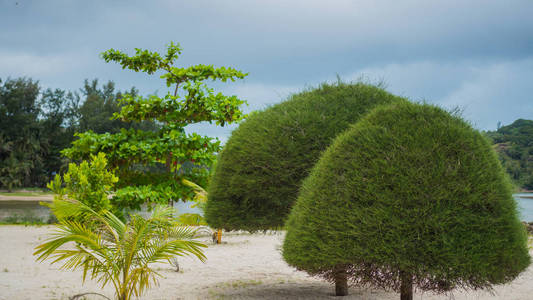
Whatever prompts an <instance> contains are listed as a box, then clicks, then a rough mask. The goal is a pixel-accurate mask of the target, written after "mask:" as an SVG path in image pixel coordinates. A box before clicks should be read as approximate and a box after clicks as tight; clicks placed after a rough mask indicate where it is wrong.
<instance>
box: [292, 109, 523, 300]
mask: <svg viewBox="0 0 533 300" xmlns="http://www.w3.org/2000/svg"><path fill="white" fill-rule="evenodd" d="M511 193H512V188H511V185H510V183H509V181H508V179H507V177H506V174H505V173H504V170H503V169H502V167H501V165H500V163H499V161H498V158H497V156H496V154H495V152H494V151H493V150H492V148H491V146H490V144H489V142H488V141H487V140H486V139H485V138H484V137H483V136H482V135H481V134H480V133H479V132H477V131H476V130H474V129H473V128H472V127H471V126H470V125H468V124H467V123H466V122H464V121H463V120H462V119H461V118H460V117H458V116H455V115H452V114H450V113H448V112H446V111H444V110H443V109H441V108H438V107H435V106H431V105H420V104H412V103H409V102H402V103H398V104H393V105H388V106H382V107H379V108H376V109H375V110H373V111H372V112H371V113H369V114H367V115H366V116H365V117H364V118H362V119H361V120H360V121H359V122H358V123H356V124H355V125H354V126H353V127H351V128H350V129H348V130H346V131H345V132H344V133H343V134H341V135H339V137H337V138H336V140H335V141H334V142H333V143H332V145H331V146H330V147H329V148H328V150H326V151H325V152H324V154H323V155H322V156H321V158H320V160H319V162H318V163H317V164H316V166H315V167H314V168H313V169H312V171H311V174H310V175H309V177H307V178H306V179H305V180H304V182H303V183H302V187H301V190H300V194H299V197H298V200H297V201H296V204H295V206H294V208H293V209H292V210H291V214H290V216H289V218H288V221H287V225H286V228H287V235H286V238H285V241H284V244H283V257H284V259H285V260H286V261H287V262H288V263H289V264H290V265H292V266H295V267H296V268H298V269H300V270H305V271H307V272H308V273H310V274H314V275H318V276H322V277H324V278H326V279H328V280H330V281H333V282H335V283H336V290H337V294H341V295H342V294H346V293H347V282H346V279H347V278H348V279H349V280H351V281H352V282H354V283H356V284H362V285H370V286H376V287H385V288H388V289H392V290H395V291H399V292H400V293H401V295H402V298H401V299H412V290H413V285H415V286H416V287H417V288H418V289H420V290H431V291H436V292H444V291H448V290H451V289H453V288H456V287H463V288H474V289H477V288H488V287H490V286H492V285H494V284H500V283H504V282H508V281H510V280H512V279H513V278H515V277H516V276H517V275H518V274H519V273H520V272H522V271H523V270H525V268H526V267H527V266H528V265H529V263H530V257H529V254H528V248H527V236H526V232H525V230H524V228H523V226H522V224H521V223H520V221H519V219H518V213H517V210H516V203H515V201H514V199H513V197H512V194H511Z"/></svg>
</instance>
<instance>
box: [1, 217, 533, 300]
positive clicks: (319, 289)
mask: <svg viewBox="0 0 533 300" xmlns="http://www.w3.org/2000/svg"><path fill="white" fill-rule="evenodd" d="M51 231H53V226H41V227H36V226H27V227H25V226H11V225H9V226H0V253H1V255H0V299H1V300H17V299H68V296H72V295H74V294H78V293H83V292H100V293H103V294H105V295H106V296H108V297H110V298H112V297H113V291H112V289H110V288H106V289H104V290H101V288H100V286H99V285H97V284H96V283H95V282H93V281H90V280H88V281H87V282H85V284H82V282H81V272H70V271H64V270H60V269H59V265H50V264H49V263H48V262H45V263H38V262H36V261H35V257H34V256H32V253H33V249H34V248H35V246H37V245H38V244H40V243H42V242H43V241H44V240H45V239H46V235H47V234H48V233H50V232H51ZM203 240H204V241H205V242H206V243H208V244H209V247H208V248H207V249H206V251H205V253H206V255H207V258H208V259H207V261H206V262H205V263H202V262H200V261H198V260H195V259H193V258H189V257H184V258H180V259H179V262H180V266H181V271H180V272H175V270H173V268H172V266H170V265H168V264H160V265H157V266H155V268H156V269H157V270H158V272H160V274H161V275H162V277H161V278H160V282H159V283H160V284H159V286H158V287H154V288H153V289H151V290H150V291H149V292H148V293H146V294H145V295H143V296H142V297H141V298H139V299H399V294H396V293H394V292H387V291H383V290H372V289H366V288H358V287H351V288H350V293H351V294H350V295H349V296H347V297H342V298H338V297H335V296H334V295H333V292H334V291H333V286H332V285H330V284H328V283H326V282H324V281H322V280H320V279H317V278H313V277H309V276H308V275H306V274H305V273H303V272H299V271H296V270H295V269H293V268H291V267H289V266H288V265H287V264H286V263H285V262H284V261H283V260H282V258H281V255H280V250H279V249H280V246H281V244H282V241H283V234H282V233H268V234H225V235H224V236H223V244H222V245H213V244H211V242H210V239H209V237H205V238H203ZM87 299H104V298H102V297H98V296H92V297H87ZM415 299H457V300H459V299H506V300H509V299H524V300H526V299H533V267H530V268H529V269H528V270H527V271H526V272H524V273H523V274H522V275H521V276H520V277H519V278H517V279H516V280H515V281H513V282H512V283H510V284H507V285H503V286H497V287H495V289H494V294H490V293H488V292H483V291H476V292H473V291H454V292H453V293H451V294H447V295H434V294H431V293H416V295H415Z"/></svg>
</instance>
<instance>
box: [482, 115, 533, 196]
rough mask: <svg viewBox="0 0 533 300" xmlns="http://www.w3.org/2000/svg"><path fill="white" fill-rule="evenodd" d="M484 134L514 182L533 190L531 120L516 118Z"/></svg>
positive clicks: (525, 188)
mask: <svg viewBox="0 0 533 300" xmlns="http://www.w3.org/2000/svg"><path fill="white" fill-rule="evenodd" d="M486 134H487V136H488V137H489V138H490V139H491V140H492V142H493V143H494V149H495V150H496V151H497V152H498V154H499V156H500V160H501V162H502V164H503V166H504V167H505V169H506V170H507V172H508V173H509V175H510V176H511V179H512V180H513V181H514V183H515V184H516V185H517V186H518V187H519V188H521V189H524V190H533V121H532V120H524V119H518V120H516V121H514V123H512V124H511V125H507V126H503V127H500V128H498V130H496V131H489V132H486Z"/></svg>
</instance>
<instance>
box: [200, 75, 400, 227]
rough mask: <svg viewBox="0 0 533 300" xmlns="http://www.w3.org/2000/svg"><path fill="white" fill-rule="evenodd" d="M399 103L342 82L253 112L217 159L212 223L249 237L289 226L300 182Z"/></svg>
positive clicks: (211, 198)
mask: <svg viewBox="0 0 533 300" xmlns="http://www.w3.org/2000/svg"><path fill="white" fill-rule="evenodd" d="M396 101H401V99H400V98H399V97H396V96H394V95H391V94H390V93H388V92H386V91H384V90H383V89H382V88H380V87H377V86H372V85H368V84H364V83H343V82H338V83H334V84H323V85H321V86H319V87H318V88H316V89H311V90H307V91H304V92H301V93H299V94H295V95H292V96H291V97H290V98H289V99H288V100H287V101H284V102H282V103H280V104H276V105H274V106H271V107H269V108H267V109H265V110H263V111H260V112H255V113H253V114H251V115H250V116H249V117H248V118H247V119H246V120H245V121H244V122H242V123H241V124H240V126H239V127H238V128H237V129H236V130H234V131H233V133H232V135H231V137H230V138H229V140H228V142H227V143H226V145H225V146H224V149H223V151H222V152H221V153H220V155H219V156H218V161H217V165H216V167H215V169H214V174H213V177H212V178H211V180H210V184H209V197H208V198H209V199H208V202H207V208H206V219H207V222H208V224H209V225H210V226H211V227H214V228H224V229H226V230H237V229H242V230H250V231H254V230H266V229H271V228H279V227H281V226H283V224H284V222H285V219H286V217H287V215H288V213H289V210H290V208H291V207H292V205H293V203H294V201H295V200H296V197H297V193H298V189H299V187H300V184H301V181H302V180H303V179H304V178H305V177H306V176H307V174H308V173H309V171H310V170H311V168H312V166H313V165H314V164H315V163H316V161H317V160H318V157H319V156H320V154H321V152H322V151H324V150H325V149H326V148H327V146H328V145H329V144H330V142H331V141H332V140H333V139H334V138H335V136H337V135H338V134H339V133H341V132H343V131H344V130H345V129H346V128H348V126H349V125H350V124H352V123H354V122H355V121H357V120H358V119H359V118H360V117H361V116H363V115H364V114H365V113H366V112H368V111H369V110H370V109H372V108H374V107H375V106H377V105H380V104H385V103H392V102H396Z"/></svg>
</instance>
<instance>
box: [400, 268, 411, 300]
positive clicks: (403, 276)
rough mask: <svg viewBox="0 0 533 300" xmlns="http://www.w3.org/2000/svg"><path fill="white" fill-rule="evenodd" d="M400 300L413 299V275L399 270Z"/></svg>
mask: <svg viewBox="0 0 533 300" xmlns="http://www.w3.org/2000/svg"><path fill="white" fill-rule="evenodd" d="M400 280H401V281H402V284H401V287H400V300H413V277H412V276H411V274H409V273H407V272H404V271H400Z"/></svg>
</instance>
